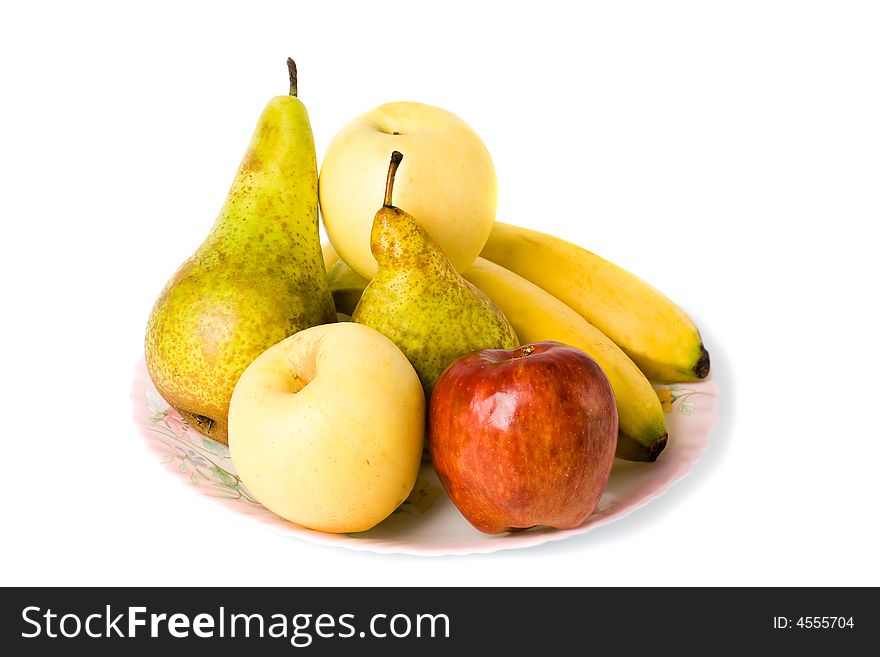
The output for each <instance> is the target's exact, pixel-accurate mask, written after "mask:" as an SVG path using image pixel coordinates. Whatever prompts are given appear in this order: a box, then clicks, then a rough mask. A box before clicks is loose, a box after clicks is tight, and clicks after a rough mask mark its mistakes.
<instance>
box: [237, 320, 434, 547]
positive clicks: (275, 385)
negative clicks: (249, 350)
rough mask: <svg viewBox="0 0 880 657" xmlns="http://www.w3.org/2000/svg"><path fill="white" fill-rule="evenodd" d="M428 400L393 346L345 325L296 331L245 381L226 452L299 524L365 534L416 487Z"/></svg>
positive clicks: (262, 494)
mask: <svg viewBox="0 0 880 657" xmlns="http://www.w3.org/2000/svg"><path fill="white" fill-rule="evenodd" d="M424 428H425V396H424V393H423V392H422V386H421V383H419V378H418V376H417V375H416V373H415V370H413V368H412V365H410V363H409V361H408V360H407V359H406V357H405V356H404V355H403V353H402V352H401V351H400V349H398V348H397V347H396V346H395V345H394V343H393V342H391V340H389V339H388V338H386V337H385V336H384V335H382V334H381V333H379V332H378V331H376V330H374V329H372V328H369V327H368V326H363V325H361V324H353V323H351V322H341V323H337V324H325V325H321V326H315V327H312V328H309V329H306V330H304V331H300V332H299V333H295V334H294V335H292V336H290V337H289V338H286V339H284V340H282V341H281V342H279V343H278V344H276V345H274V346H272V347H270V348H269V349H268V350H266V351H265V352H263V353H262V354H261V355H260V356H258V357H257V358H256V360H254V361H253V363H251V365H250V366H249V367H248V368H247V369H246V370H245V371H244V374H242V375H241V378H240V379H239V381H238V383H237V384H236V386H235V390H234V391H233V394H232V401H231V403H230V406H229V452H230V455H231V456H232V462H233V463H234V464H235V468H236V470H237V471H238V474H239V476H240V477H241V480H242V482H243V483H244V485H245V486H246V487H247V489H248V490H249V491H250V492H251V493H252V494H253V495H254V497H256V498H257V500H259V501H260V502H261V503H262V504H263V505H265V506H266V507H268V508H269V509H270V510H272V511H274V512H275V513H277V514H278V515H280V516H281V517H283V518H286V519H287V520H290V521H291V522H294V523H296V524H298V525H302V526H303V527H309V528H311V529H317V530H320V531H326V532H357V531H362V530H366V529H369V528H370V527H373V526H374V525H376V524H377V523H379V522H381V521H382V520H383V519H385V518H386V517H388V515H389V514H390V513H391V512H392V511H394V509H396V508H397V506H398V505H399V504H400V503H401V502H403V501H404V500H405V499H406V497H407V496H408V495H409V493H410V492H411V491H412V488H413V485H414V484H415V481H416V475H417V474H418V471H419V463H420V461H421V457H422V445H423V441H424Z"/></svg>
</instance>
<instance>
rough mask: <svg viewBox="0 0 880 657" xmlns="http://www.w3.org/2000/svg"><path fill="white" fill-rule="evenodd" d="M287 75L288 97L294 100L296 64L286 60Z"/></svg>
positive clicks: (288, 59) (289, 59)
mask: <svg viewBox="0 0 880 657" xmlns="http://www.w3.org/2000/svg"><path fill="white" fill-rule="evenodd" d="M287 74H288V75H289V76H290V95H291V96H293V97H294V98H296V62H294V61H293V60H292V59H291V58H290V57H288V58H287Z"/></svg>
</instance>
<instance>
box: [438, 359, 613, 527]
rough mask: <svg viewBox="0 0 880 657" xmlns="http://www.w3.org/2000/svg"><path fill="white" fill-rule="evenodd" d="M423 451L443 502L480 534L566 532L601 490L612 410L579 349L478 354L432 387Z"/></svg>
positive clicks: (597, 371) (593, 366)
mask: <svg viewBox="0 0 880 657" xmlns="http://www.w3.org/2000/svg"><path fill="white" fill-rule="evenodd" d="M428 444H429V449H430V453H431V460H432V461H433V463H434V468H435V469H436V471H437V474H438V476H439V477H440V481H441V482H442V483H443V487H444V488H445V489H446V492H447V494H448V495H449V497H450V498H451V499H452V501H453V503H454V504H455V506H457V507H458V509H459V511H461V513H462V515H464V517H465V518H467V520H468V521H469V522H470V523H471V524H472V525H473V526H474V527H476V528H477V529H479V530H480V531H483V532H486V533H489V534H497V533H499V532H503V531H508V530H510V529H517V528H527V527H534V526H536V525H546V526H549V527H557V528H559V529H570V528H572V527H577V526H579V525H580V524H581V523H583V522H584V520H586V518H587V516H589V515H590V513H592V512H593V509H595V508H596V505H597V504H598V503H599V498H600V497H601V496H602V491H603V490H605V485H606V484H607V483H608V476H609V474H610V473H611V465H612V462H613V460H614V451H615V449H616V447H617V405H616V404H615V402H614V393H613V392H612V390H611V384H610V383H609V382H608V377H606V376H605V372H603V371H602V368H601V367H599V365H598V363H596V361H594V360H593V359H592V358H591V357H590V356H588V355H587V354H586V353H584V352H583V351H581V350H580V349H576V348H574V347H569V346H567V345H564V344H560V343H559V342H536V343H533V344H528V345H524V346H522V347H517V348H516V349H512V350H505V349H483V350H481V351H476V352H473V353H471V354H468V355H466V356H462V357H461V358H459V359H458V360H456V361H455V362H453V363H452V364H451V365H450V366H449V367H448V368H446V370H445V371H444V372H443V374H442V375H441V376H440V379H439V380H438V381H437V384H436V386H435V387H434V392H433V394H432V395H431V402H430V406H429V433H428Z"/></svg>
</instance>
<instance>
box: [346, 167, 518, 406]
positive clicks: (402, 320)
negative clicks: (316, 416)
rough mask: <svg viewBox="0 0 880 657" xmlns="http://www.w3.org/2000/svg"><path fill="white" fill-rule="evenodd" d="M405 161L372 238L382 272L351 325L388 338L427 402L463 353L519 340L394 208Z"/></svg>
mask: <svg viewBox="0 0 880 657" xmlns="http://www.w3.org/2000/svg"><path fill="white" fill-rule="evenodd" d="M402 159H403V155H402V154H401V153H400V152H398V151H394V153H393V154H392V155H391V162H390V164H389V166H388V175H387V178H386V184H385V201H384V205H383V206H382V207H381V208H380V209H379V211H378V212H376V215H375V219H374V221H373V229H372V233H371V234H370V247H371V248H372V251H373V255H374V256H375V258H376V261H377V262H378V263H379V270H378V271H377V272H376V275H375V276H374V277H373V279H372V280H371V281H370V283H369V285H367V287H366V289H365V290H364V292H363V295H362V296H361V299H360V301H359V302H358V304H357V307H356V308H355V309H354V313H353V314H352V316H351V318H352V320H353V321H355V322H358V323H360V324H366V325H367V326H372V327H373V328H375V329H377V330H379V331H381V332H382V333H384V334H385V335H387V336H388V337H389V338H391V340H392V341H393V342H394V343H395V344H396V345H397V346H398V347H400V350H401V351H403V353H404V354H406V357H407V358H409V361H410V362H411V363H412V364H413V367H414V368H415V370H416V372H417V373H418V375H419V379H420V380H421V382H422V385H423V386H424V388H425V392H426V394H427V395H428V396H430V394H431V390H432V388H433V387H434V382H435V381H436V380H437V377H439V376H440V373H441V372H442V371H443V370H444V369H445V368H446V366H447V365H449V364H450V363H451V362H452V361H453V360H455V359H456V358H458V357H459V356H461V355H462V354H466V353H467V352H469V351H474V350H476V349H484V348H489V347H503V348H505V349H510V348H512V347H514V346H516V345H517V344H519V341H518V339H517V337H516V332H515V331H514V330H513V327H512V326H511V325H510V322H509V321H507V318H506V317H505V316H504V314H503V313H502V312H501V311H500V310H499V309H498V307H497V306H496V305H495V304H494V303H492V301H491V300H490V299H489V297H487V296H486V295H485V294H484V293H483V292H481V291H480V290H478V289H477V288H475V287H474V286H473V285H471V284H470V283H468V282H467V281H466V280H464V279H463V278H462V277H461V275H460V274H459V273H458V272H457V271H456V270H455V268H454V267H453V266H452V264H451V263H450V262H449V260H448V259H447V258H446V256H445V255H444V254H443V252H442V251H441V250H440V248H439V247H438V246H437V245H436V244H435V243H434V242H433V240H432V239H431V238H430V237H429V236H428V234H427V233H426V232H425V230H424V229H423V228H422V227H421V226H420V225H419V223H418V222H417V221H416V220H415V219H414V218H413V217H412V216H411V215H409V214H407V213H406V212H404V211H403V210H401V209H400V208H397V207H395V206H393V205H392V193H393V188H394V179H395V176H396V173H397V168H398V166H399V165H400V162H401V160H402Z"/></svg>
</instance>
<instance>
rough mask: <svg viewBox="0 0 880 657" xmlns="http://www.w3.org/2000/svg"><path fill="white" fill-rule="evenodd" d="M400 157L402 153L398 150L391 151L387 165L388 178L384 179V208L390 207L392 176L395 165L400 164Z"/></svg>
mask: <svg viewBox="0 0 880 657" xmlns="http://www.w3.org/2000/svg"><path fill="white" fill-rule="evenodd" d="M402 159H403V153H401V152H400V151H394V152H393V153H391V162H390V164H389V165H388V178H386V179H385V202H384V203H383V205H384V206H385V207H386V208H390V207H392V205H391V193H392V191H393V190H394V176H395V175H396V174H397V167H399V166H400V161H401V160H402Z"/></svg>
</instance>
